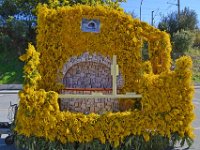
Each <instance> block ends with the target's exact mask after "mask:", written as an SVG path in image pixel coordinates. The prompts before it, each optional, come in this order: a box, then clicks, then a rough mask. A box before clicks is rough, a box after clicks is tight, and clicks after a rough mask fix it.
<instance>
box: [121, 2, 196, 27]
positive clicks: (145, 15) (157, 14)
mask: <svg viewBox="0 0 200 150" xmlns="http://www.w3.org/2000/svg"><path fill="white" fill-rule="evenodd" d="M140 3H141V0H127V2H126V3H122V4H121V6H122V8H124V10H125V11H126V12H132V11H134V13H135V14H136V17H138V18H140ZM168 3H170V4H168ZM173 4H174V5H173ZM175 4H177V0H143V3H142V6H141V8H142V11H141V12H142V15H141V18H142V21H145V22H148V23H151V12H152V11H154V24H155V25H157V24H158V23H159V21H160V18H161V16H163V15H164V16H166V15H167V14H168V13H171V12H173V11H177V10H178V8H177V6H176V5H175ZM184 7H189V8H190V9H193V10H195V12H196V13H197V15H198V20H199V26H200V0H180V8H181V10H182V9H184Z"/></svg>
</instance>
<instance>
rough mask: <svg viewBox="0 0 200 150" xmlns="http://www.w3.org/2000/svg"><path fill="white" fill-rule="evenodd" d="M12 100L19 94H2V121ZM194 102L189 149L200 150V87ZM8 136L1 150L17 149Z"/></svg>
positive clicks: (3, 136) (0, 115) (0, 144)
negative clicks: (193, 133)
mask: <svg viewBox="0 0 200 150" xmlns="http://www.w3.org/2000/svg"><path fill="white" fill-rule="evenodd" d="M0 92H1V91H0ZM14 92H15V91H14ZM10 102H12V104H14V103H18V102H19V100H18V96H17V94H0V122H6V121H9V119H8V117H7V116H8V108H9V105H10ZM193 102H194V104H195V114H196V119H195V120H194V122H193V124H192V125H193V127H194V132H195V135H196V137H195V139H194V144H193V145H192V147H191V148H190V149H189V150H200V87H198V88H196V90H195V97H194V99H193ZM6 136H7V135H2V138H0V150H16V149H15V147H14V145H12V146H7V145H6V144H5V142H4V138H5V137H6ZM176 150H179V148H178V147H177V148H176ZM180 150H181V149H180Z"/></svg>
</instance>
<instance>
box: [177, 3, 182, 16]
mask: <svg viewBox="0 0 200 150" xmlns="http://www.w3.org/2000/svg"><path fill="white" fill-rule="evenodd" d="M177 6H178V20H179V19H180V16H181V6H180V0H178V1H177Z"/></svg>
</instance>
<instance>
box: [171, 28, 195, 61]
mask: <svg viewBox="0 0 200 150" xmlns="http://www.w3.org/2000/svg"><path fill="white" fill-rule="evenodd" d="M172 41H173V51H174V53H175V54H176V57H177V55H178V56H181V55H183V54H184V53H185V52H186V51H188V50H189V49H190V48H191V46H192V45H193V42H194V34H193V33H192V32H190V31H185V30H181V31H178V32H176V33H174V34H173V37H172Z"/></svg>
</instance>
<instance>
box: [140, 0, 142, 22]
mask: <svg viewBox="0 0 200 150" xmlns="http://www.w3.org/2000/svg"><path fill="white" fill-rule="evenodd" d="M142 2H143V0H141V3H140V21H141V20H142Z"/></svg>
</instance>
